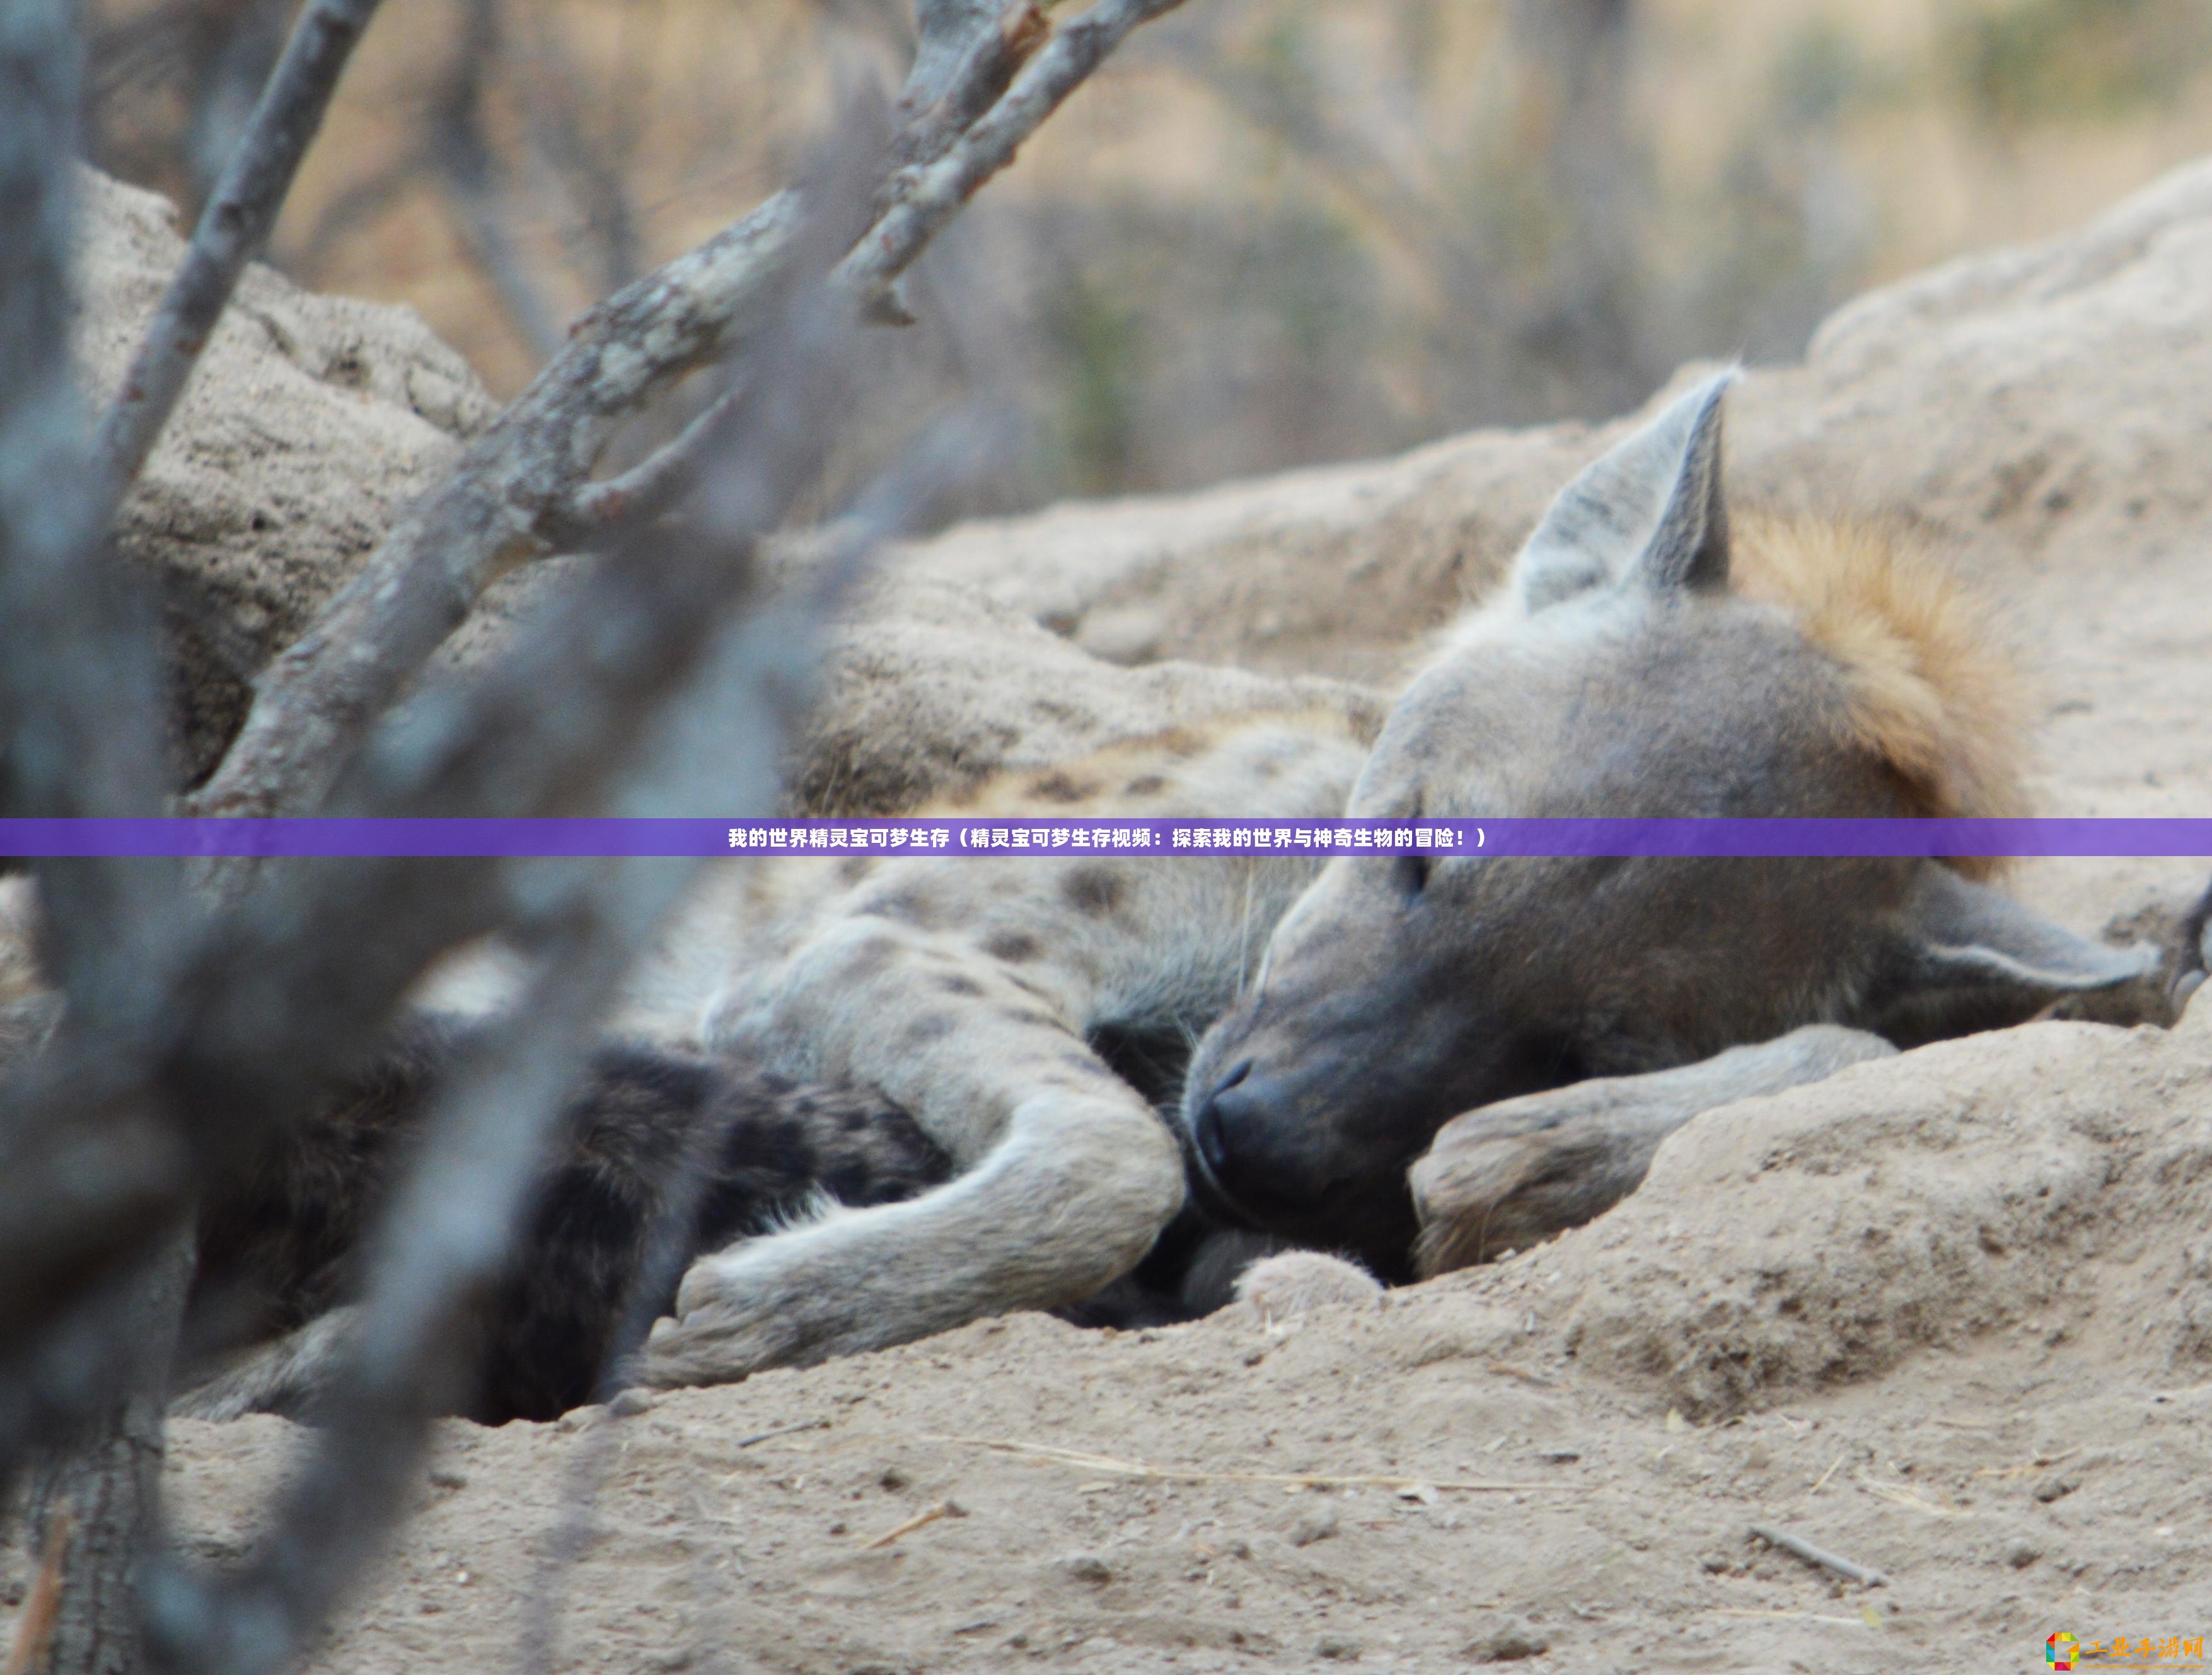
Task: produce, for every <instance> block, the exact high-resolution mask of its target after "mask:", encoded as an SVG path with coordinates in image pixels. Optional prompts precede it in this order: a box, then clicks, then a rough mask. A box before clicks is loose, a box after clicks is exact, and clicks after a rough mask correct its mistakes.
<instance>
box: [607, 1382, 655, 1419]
mask: <svg viewBox="0 0 2212 1675" xmlns="http://www.w3.org/2000/svg"><path fill="white" fill-rule="evenodd" d="M607 1411H608V1412H609V1413H610V1414H611V1415H612V1416H613V1417H616V1418H617V1419H634V1418H635V1417H637V1416H638V1415H639V1414H641V1413H649V1412H651V1411H653V1392H651V1391H650V1390H647V1389H646V1388H644V1387H642V1386H641V1385H632V1386H631V1387H629V1389H627V1390H624V1391H622V1392H620V1393H618V1394H617V1396H616V1397H615V1399H614V1400H612V1401H611V1402H609V1403H608V1404H607Z"/></svg>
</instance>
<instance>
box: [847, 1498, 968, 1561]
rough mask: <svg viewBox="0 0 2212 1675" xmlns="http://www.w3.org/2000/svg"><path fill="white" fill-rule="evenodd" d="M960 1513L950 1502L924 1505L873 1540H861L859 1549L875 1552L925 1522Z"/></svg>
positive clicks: (910, 1532) (912, 1531)
mask: <svg viewBox="0 0 2212 1675" xmlns="http://www.w3.org/2000/svg"><path fill="white" fill-rule="evenodd" d="M962 1515H963V1514H962V1513H961V1510H960V1508H958V1507H957V1506H956V1505H955V1504H954V1503H953V1502H951V1501H939V1502H936V1503H935V1504H933V1505H931V1506H926V1507H924V1508H922V1509H921V1511H920V1512H917V1513H916V1514H915V1515H914V1516H913V1517H911V1518H909V1519H908V1520H906V1522H904V1523H903V1524H895V1525H893V1526H891V1527H890V1529H888V1530H885V1531H884V1532H883V1533H882V1534H881V1535H879V1536H878V1537H877V1538H875V1539H874V1540H873V1541H864V1542H862V1543H861V1544H860V1551H862V1552H864V1553H872V1552H875V1551H878V1550H879V1549H881V1548H884V1547H888V1546H890V1545H891V1543H893V1542H894V1541H896V1540H897V1539H898V1538H900V1537H901V1536H904V1535H912V1534H913V1533H914V1532H915V1531H916V1530H918V1529H920V1528H921V1526H923V1525H925V1524H934V1523H935V1522H936V1521H937V1520H939V1519H940V1518H958V1517H960V1516H962Z"/></svg>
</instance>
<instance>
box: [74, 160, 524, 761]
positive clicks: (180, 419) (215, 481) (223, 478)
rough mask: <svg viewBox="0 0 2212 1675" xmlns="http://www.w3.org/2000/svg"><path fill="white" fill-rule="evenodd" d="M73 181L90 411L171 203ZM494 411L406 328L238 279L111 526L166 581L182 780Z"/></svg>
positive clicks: (153, 265) (411, 316)
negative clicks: (396, 518) (400, 512)
mask: <svg viewBox="0 0 2212 1675" xmlns="http://www.w3.org/2000/svg"><path fill="white" fill-rule="evenodd" d="M77 179H78V189H79V191H80V193H81V200H80V208H81V210H82V217H81V225H82V239H81V242H80V245H79V248H78V260H77V287H78V291H79V295H80V307H81V313H80V326H79V331H78V337H77V347H78V354H79V355H80V357H81V360H82V367H83V371H84V380H85V385H86V390H87V395H88V400H89V401H90V402H91V403H93V404H95V407H96V405H97V404H101V403H104V402H105V401H106V399H107V398H108V396H109V395H110V394H111V393H112V391H114V389H115V387H116V385H118V384H119V383H120V382H121V381H122V378H123V370H124V367H125V364H126V363H127V362H128V361H129V359H130V357H131V353H132V351H133V350H134V349H136V348H137V343H138V339H139V337H140V335H141V333H142V332H143V331H144V329H145V325H146V321H147V319H148V318H149V316H150V315H151V314H152V313H153V312H154V307H155V303H157V302H158V301H159V300H160V299H161V292H162V290H163V288H165V287H166V286H167V284H168V282H169V279H170V276H172V275H173V274H174V273H175V271H176V269H177V263H178V261H179V258H181V257H182V256H183V254H184V245H183V243H182V242H181V241H180V240H179V238H178V236H177V233H176V229H175V227H174V224H173V218H174V214H175V212H174V210H173V209H172V208H171V207H170V205H169V203H168V202H167V199H165V198H162V197H157V196H155V194H153V193H151V192H143V191H137V190H136V189H135V188H132V187H130V186H125V185H122V184H120V183H119V182H118V181H114V180H111V179H107V178H106V176H104V175H100V174H97V173H93V172H92V171H90V170H84V171H81V172H80V173H79V175H78V177H77ZM493 410H494V409H493V406H492V403H491V399H490V398H489V396H488V395H487V394H486V393H485V391H484V389H483V385H481V384H479V383H478V382H477V378H476V374H475V373H472V372H471V371H470V370H469V367H468V364H467V363H466V362H465V361H463V360H462V359H461V358H460V356H459V355H456V354H454V353H453V350H452V349H448V348H447V347H446V345H445V344H443V343H440V342H439V341H438V340H437V338H435V337H433V336H431V334H430V331H429V328H428V326H426V325H423V324H422V321H421V319H418V318H417V317H416V315H415V313H414V312H413V311H412V310H410V309H405V308H392V307H386V306H381V305H379V304H374V303H367V302H354V301H349V300H345V299H343V298H335V297H320V296H315V295H313V294H310V293H308V292H306V291H302V290H301V289H300V288H298V287H296V286H295V285H293V284H291V283H290V282H288V281H287V280H285V279H284V278H283V276H280V275H278V274H276V272H274V271H272V270H270V269H268V268H264V267H258V266H257V267H252V268H249V269H248V270H246V276H245V277H244V278H243V279H242V280H241V281H240V284H239V288H238V293H237V295H236V297H235V299H234V300H233V302H232V304H231V306H230V309H229V311H228V313H226V314H225V315H224V317H223V320H222V325H219V326H218V327H217V328H216V334H215V339H214V341H213V342H212V343H210V344H209V346H208V349H207V352H206V354H205V355H204V356H203V357H202V359H201V361H200V365H199V367H198V369H197V372H196V373H194V375H193V378H192V381H191V385H188V386H187V388H186V389H185V395H184V398H183V399H182V400H181V401H180V402H179V404H178V406H177V410H176V413H175V414H174V416H173V417H172V419H171V421H170V423H169V427H168V428H167V432H166V433H165V434H164V435H163V437H162V440H161V445H160V446H158V447H156V448H155V451H154V454H153V457H152V458H150V459H149V461H148V462H147V464H146V470H145V472H144V474H143V476H141V477H140V478H139V480H138V483H137V488H136V489H134V490H133V492H132V494H131V497H130V500H129V501H128V502H127V504H126V505H125V507H124V511H123V519H122V531H121V537H122V547H123V550H124V552H125V554H126V555H129V556H130V557H131V558H132V559H134V560H136V561H137V562H138V563H140V564H142V565H143V566H145V567H147V568H149V570H150V571H152V572H153V573H154V574H155V576H156V577H158V578H159V580H160V582H161V594H162V600H163V604H164V605H165V607H166V610H167V617H168V621H169V624H170V627H171V628H172V631H173V634H174V636H175V646H176V656H177V661H178V665H179V676H178V682H179V704H180V709H181V713H180V718H179V722H180V731H181V735H182V743H183V750H182V755H183V762H182V764H181V765H182V768H183V770H184V772H185V774H186V776H187V777H189V778H197V777H198V776H199V775H200V774H204V773H205V772H206V771H207V770H208V769H209V768H210V767H212V766H213V764H214V761H215V758H216V754H217V753H218V752H219V751H220V750H222V746H223V744H224V743H226V742H227V741H228V737H229V736H230V734H231V732H232V731H234V729H235V728H236V726H237V725H238V723H239V721H240V719H242V718H243V717H244V714H245V705H246V686H245V683H246V679H247V678H248V677H251V675H252V673H253V671H255V670H257V669H258V668H259V666H260V665H261V664H262V663H263V662H264V661H265V660H266V659H267V658H268V657H269V656H270V653H272V652H275V651H276V649H278V648H279V647H280V646H283V645H284V644H285V643H286V642H287V641H289V640H290V639H291V638H292V637H293V635H295V634H297V633H298V632H299V630H300V629H301V628H303V627H304V626H306V623H307V617H308V616H309V615H310V613H311V612H312V611H313V610H314V608H315V607H316V606H317V605H318V604H320V603H321V602H322V601H323V600H324V599H325V598H327V597H328V596H329V594H330V592H331V590H332V589H333V588H335V587H336V586H337V585H338V583H339V582H340V581H342V580H343V579H344V577H345V576H346V574H348V573H349V571H350V570H351V568H352V567H353V566H354V565H355V564H356V563H357V562H358V561H360V560H361V559H362V557H363V556H365V555H367V553H368V549H370V548H371V547H372V546H374V544H375V543H376V542H377V540H378V539H379V537H381V536H382V535H383V533H384V531H385V529H386V526H387V525H389V524H390V522H391V520H392V513H393V512H394V511H396V510H397V509H398V507H399V506H400V505H402V504H403V503H404V501H407V500H408V499H410V497H411V496H413V495H416V494H417V493H418V492H420V491H421V490H422V489H424V488H426V487H427V486H428V483H429V482H430V481H431V480H432V477H433V476H434V474H435V472H436V470H438V469H439V468H440V467H441V465H443V464H445V462H446V461H447V459H448V458H450V456H451V455H452V452H453V446H454V443H455V441H456V440H457V439H459V438H461V437H465V436H467V435H469V434H472V433H473V432H475V431H476V430H477V429H478V428H481V427H482V426H483V425H484V424H485V423H486V422H488V421H489V419H490V417H491V416H492V413H493Z"/></svg>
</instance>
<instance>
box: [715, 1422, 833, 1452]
mask: <svg viewBox="0 0 2212 1675" xmlns="http://www.w3.org/2000/svg"><path fill="white" fill-rule="evenodd" d="M828 1429H829V1421H828V1420H827V1419H802V1420H800V1421H799V1423H797V1424H795V1425H778V1426H776V1427H775V1428H774V1429H771V1430H757V1431H755V1432H754V1433H753V1434H752V1435H750V1436H741V1437H739V1438H738V1440H737V1441H734V1442H732V1443H730V1444H728V1445H727V1446H728V1447H732V1448H750V1447H756V1446H757V1445H758V1444H760V1443H763V1442H766V1441H769V1440H770V1439H772V1438H774V1437H778V1436H796V1435H799V1433H800V1432H801V1431H810V1430H828Z"/></svg>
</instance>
